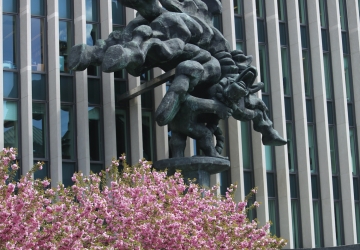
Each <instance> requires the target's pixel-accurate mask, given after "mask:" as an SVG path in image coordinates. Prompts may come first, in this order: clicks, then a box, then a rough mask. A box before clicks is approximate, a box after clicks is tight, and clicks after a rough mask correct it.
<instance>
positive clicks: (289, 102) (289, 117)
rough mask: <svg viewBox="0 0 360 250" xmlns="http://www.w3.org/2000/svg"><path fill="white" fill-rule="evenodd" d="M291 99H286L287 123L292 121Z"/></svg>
mask: <svg viewBox="0 0 360 250" xmlns="http://www.w3.org/2000/svg"><path fill="white" fill-rule="evenodd" d="M291 107H292V105H291V98H290V97H285V117H286V120H287V121H292V109H291Z"/></svg>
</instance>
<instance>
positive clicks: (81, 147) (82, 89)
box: [74, 1, 90, 175]
mask: <svg viewBox="0 0 360 250" xmlns="http://www.w3.org/2000/svg"><path fill="white" fill-rule="evenodd" d="M85 4H86V3H85V1H74V26H75V32H74V34H75V39H74V40H75V44H86V15H85V13H86V10H85V9H86V7H85ZM75 81H76V127H77V140H76V141H77V157H78V170H79V171H81V172H82V173H83V174H84V175H89V174H90V145H89V114H88V112H89V111H88V84H87V70H84V71H76V72H75Z"/></svg>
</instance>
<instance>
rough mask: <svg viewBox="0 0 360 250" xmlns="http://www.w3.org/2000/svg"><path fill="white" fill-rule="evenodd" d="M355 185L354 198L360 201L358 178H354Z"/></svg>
mask: <svg viewBox="0 0 360 250" xmlns="http://www.w3.org/2000/svg"><path fill="white" fill-rule="evenodd" d="M353 186H354V200H355V201H359V200H360V196H359V195H360V194H359V181H358V178H353Z"/></svg>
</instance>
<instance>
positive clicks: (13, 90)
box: [3, 71, 19, 98]
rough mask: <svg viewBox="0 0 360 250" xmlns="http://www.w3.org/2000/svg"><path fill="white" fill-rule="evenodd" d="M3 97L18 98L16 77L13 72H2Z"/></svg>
mask: <svg viewBox="0 0 360 250" xmlns="http://www.w3.org/2000/svg"><path fill="white" fill-rule="evenodd" d="M3 73H4V75H3V77H4V80H3V91H4V92H3V95H4V98H18V97H19V93H18V75H17V74H16V73H14V72H8V71H4V72H3Z"/></svg>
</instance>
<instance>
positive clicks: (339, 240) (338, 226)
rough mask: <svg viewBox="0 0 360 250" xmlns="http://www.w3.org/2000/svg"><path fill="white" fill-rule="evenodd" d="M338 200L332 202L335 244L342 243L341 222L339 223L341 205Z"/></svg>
mask: <svg viewBox="0 0 360 250" xmlns="http://www.w3.org/2000/svg"><path fill="white" fill-rule="evenodd" d="M340 206H341V205H340V202H339V201H336V202H335V204H334V210H335V211H334V212H335V232H336V245H337V246H340V245H343V240H342V223H341V207H340Z"/></svg>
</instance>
